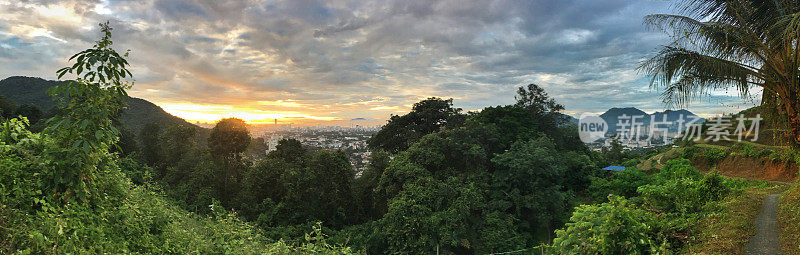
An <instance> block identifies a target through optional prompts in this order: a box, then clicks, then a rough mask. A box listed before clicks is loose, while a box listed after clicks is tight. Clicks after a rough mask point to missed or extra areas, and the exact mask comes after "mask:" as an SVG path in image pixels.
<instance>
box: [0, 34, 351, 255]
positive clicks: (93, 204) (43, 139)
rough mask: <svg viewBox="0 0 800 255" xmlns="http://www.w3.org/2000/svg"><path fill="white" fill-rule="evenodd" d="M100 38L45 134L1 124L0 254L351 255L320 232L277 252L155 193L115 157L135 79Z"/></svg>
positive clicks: (137, 167) (217, 210)
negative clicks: (120, 119) (122, 112)
mask: <svg viewBox="0 0 800 255" xmlns="http://www.w3.org/2000/svg"><path fill="white" fill-rule="evenodd" d="M101 28H102V31H103V32H104V35H103V37H102V39H101V40H100V41H98V42H97V44H96V45H95V47H94V48H92V49H89V50H86V51H83V52H81V53H79V54H77V55H76V56H75V58H76V61H77V62H76V63H75V65H73V66H72V67H68V68H65V69H62V70H61V71H59V73H60V74H61V75H63V74H65V73H74V74H76V75H79V77H78V78H77V79H76V80H72V81H67V82H64V83H61V84H60V85H59V86H56V87H53V88H52V89H51V91H52V94H53V95H54V97H55V98H59V99H61V100H63V101H61V103H60V107H61V108H62V109H63V111H62V113H61V114H59V115H56V116H54V117H53V118H51V119H50V120H49V121H48V123H49V125H48V126H47V129H46V130H45V132H43V133H33V132H31V131H29V130H27V126H28V125H29V122H28V120H27V118H24V117H22V118H12V119H10V120H5V121H3V122H1V123H0V253H4V254H8V253H20V254H76V253H77V254H97V253H102V254H105V253H109V254H127V253H144V254H190V253H203V254H208V253H212V254H232V253H233V254H253V253H263V252H266V253H276V254H298V253H329V254H348V253H351V252H350V251H349V249H347V248H341V247H336V246H334V245H331V244H328V243H327V241H326V240H325V237H324V234H322V232H321V227H320V226H319V225H317V226H314V227H313V228H311V227H310V228H308V229H307V230H313V231H312V233H311V234H308V235H306V238H305V241H304V242H303V244H301V245H298V246H292V245H288V244H287V243H285V242H282V241H274V242H271V241H272V240H270V239H268V238H266V237H265V236H264V235H262V234H261V231H260V230H259V229H256V228H253V227H251V226H250V225H249V224H248V223H246V222H244V221H242V220H241V219H240V218H239V217H238V216H237V215H236V214H235V213H232V212H228V211H226V210H225V209H224V208H222V207H221V206H220V205H219V204H218V203H216V202H213V201H212V202H210V203H207V204H205V205H204V206H205V207H207V208H208V209H209V210H208V211H209V214H207V215H205V216H201V215H196V214H193V213H189V212H187V211H185V210H183V209H181V208H179V207H176V206H174V205H172V203H171V202H170V201H169V200H168V199H166V198H164V197H163V196H161V195H159V194H158V193H157V192H155V191H153V190H154V189H153V187H151V186H150V184H149V182H150V179H151V177H150V171H148V168H147V167H146V166H143V165H141V164H140V163H138V162H137V161H135V160H131V159H130V158H123V159H120V158H119V155H120V153H119V152H114V149H113V148H112V147H115V145H116V144H117V142H118V141H119V135H120V132H119V130H117V129H116V128H115V127H114V125H113V117H114V116H115V113H117V112H118V111H119V109H120V108H121V107H122V102H123V101H122V100H121V98H122V97H123V96H124V94H125V89H127V88H129V85H128V83H126V82H124V81H123V80H122V79H121V78H125V77H126V76H127V77H129V76H130V73H129V72H127V71H126V69H125V66H126V65H127V62H126V61H125V59H124V56H121V55H118V54H117V53H116V52H115V51H114V50H113V49H111V47H110V46H111V41H110V36H111V35H110V31H111V29H110V28H109V27H108V26H107V24H101ZM80 75H82V76H80ZM131 180H133V181H134V182H137V183H139V184H138V185H137V184H134V183H132V182H131Z"/></svg>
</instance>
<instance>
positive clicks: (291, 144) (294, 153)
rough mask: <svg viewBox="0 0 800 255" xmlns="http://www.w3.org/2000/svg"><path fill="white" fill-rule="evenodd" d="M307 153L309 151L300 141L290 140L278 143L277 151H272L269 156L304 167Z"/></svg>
mask: <svg viewBox="0 0 800 255" xmlns="http://www.w3.org/2000/svg"><path fill="white" fill-rule="evenodd" d="M306 153H308V150H307V149H306V148H305V147H304V146H303V144H302V143H300V141H298V140H297V139H293V138H289V139H282V140H280V141H278V145H277V146H275V150H274V151H271V152H270V153H269V155H268V156H270V157H276V158H280V159H282V160H283V161H286V162H287V163H291V164H295V165H297V166H304V164H305V158H306Z"/></svg>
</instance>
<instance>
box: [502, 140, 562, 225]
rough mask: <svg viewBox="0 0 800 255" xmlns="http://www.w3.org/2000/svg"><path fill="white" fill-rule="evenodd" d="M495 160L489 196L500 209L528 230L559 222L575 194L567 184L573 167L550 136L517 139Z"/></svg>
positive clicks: (558, 223)
mask: <svg viewBox="0 0 800 255" xmlns="http://www.w3.org/2000/svg"><path fill="white" fill-rule="evenodd" d="M492 162H493V163H495V164H496V165H497V167H496V168H495V171H494V172H493V173H492V190H493V192H491V194H490V196H491V198H492V199H491V201H492V203H493V204H496V207H497V209H498V210H500V211H502V212H506V213H508V214H510V215H513V216H514V217H515V218H516V219H519V223H518V224H519V227H520V229H521V230H522V231H525V232H528V233H535V232H541V229H542V228H544V229H546V230H547V231H546V232H547V233H550V232H551V231H552V230H554V229H555V228H556V227H557V226H560V224H561V222H562V219H564V218H566V215H567V213H569V210H570V208H571V206H570V201H571V200H572V194H571V193H570V192H568V191H567V190H566V189H565V188H564V186H565V184H566V183H565V181H566V180H567V179H568V176H569V175H570V174H572V173H571V171H570V170H572V169H570V168H569V166H570V165H571V164H569V163H568V162H569V158H568V157H564V155H563V154H562V153H560V152H559V151H557V150H556V148H555V145H554V144H553V143H552V142H551V141H550V140H549V139H548V138H547V137H539V138H536V139H531V140H528V141H525V140H520V141H517V142H516V143H514V144H513V145H512V146H511V149H509V150H508V151H507V152H505V153H503V154H500V155H497V156H496V157H495V158H494V159H492Z"/></svg>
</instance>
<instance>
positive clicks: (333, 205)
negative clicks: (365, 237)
mask: <svg viewBox="0 0 800 255" xmlns="http://www.w3.org/2000/svg"><path fill="white" fill-rule="evenodd" d="M288 174H289V175H290V176H287V178H286V184H285V185H288V187H287V193H286V194H287V195H286V197H285V198H284V202H285V204H286V210H287V211H286V215H287V216H288V217H289V218H288V221H287V222H290V223H294V224H297V223H304V222H309V221H322V222H324V223H325V224H326V225H327V226H331V227H337V228H339V227H342V226H344V225H346V224H348V223H349V222H350V220H351V219H352V216H353V213H354V212H355V210H354V208H353V204H352V203H353V198H352V197H353V195H352V194H353V193H352V182H353V178H354V176H355V172H354V170H353V166H352V165H351V164H350V160H349V158H348V157H347V155H346V154H344V153H343V152H342V151H327V150H320V151H317V152H316V153H314V155H313V156H312V157H311V158H309V161H308V163H307V166H306V167H305V169H304V171H301V172H291V173H288Z"/></svg>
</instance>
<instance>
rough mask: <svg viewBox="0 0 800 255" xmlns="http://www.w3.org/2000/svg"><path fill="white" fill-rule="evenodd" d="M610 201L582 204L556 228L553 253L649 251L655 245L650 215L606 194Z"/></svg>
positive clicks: (644, 252) (633, 252)
mask: <svg viewBox="0 0 800 255" xmlns="http://www.w3.org/2000/svg"><path fill="white" fill-rule="evenodd" d="M608 198H609V202H606V203H603V204H599V205H581V206H579V207H577V208H576V209H575V212H574V213H573V214H572V217H571V218H570V222H569V223H567V224H566V226H565V228H564V229H560V230H557V231H556V238H555V239H554V240H553V245H552V246H549V247H548V250H549V253H553V254H649V253H651V251H654V250H655V249H656V248H657V245H656V243H657V242H655V241H654V240H652V239H651V236H653V234H654V233H653V228H652V227H651V226H650V225H649V223H650V222H651V219H652V218H653V215H651V214H650V213H648V212H647V211H644V210H641V209H638V208H636V207H634V206H633V205H631V204H629V202H628V201H627V200H626V199H625V198H622V197H616V196H608Z"/></svg>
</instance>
